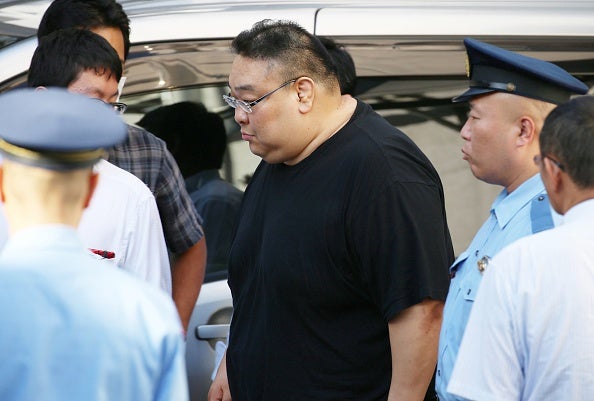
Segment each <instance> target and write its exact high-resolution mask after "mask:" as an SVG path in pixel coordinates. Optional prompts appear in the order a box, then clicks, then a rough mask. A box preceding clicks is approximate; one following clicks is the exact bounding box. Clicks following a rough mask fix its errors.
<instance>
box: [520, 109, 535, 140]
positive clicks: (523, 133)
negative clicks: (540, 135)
mask: <svg viewBox="0 0 594 401" xmlns="http://www.w3.org/2000/svg"><path fill="white" fill-rule="evenodd" d="M535 140H537V136H536V124H535V123H534V120H533V119H532V117H528V116H523V117H522V118H521V119H520V134H519V135H518V145H520V146H525V145H528V144H530V143H532V142H534V141H535Z"/></svg>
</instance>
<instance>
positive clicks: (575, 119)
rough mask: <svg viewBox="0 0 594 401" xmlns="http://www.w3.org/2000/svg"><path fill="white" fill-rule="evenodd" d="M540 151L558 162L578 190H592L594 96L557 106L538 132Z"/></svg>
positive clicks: (582, 97) (577, 98)
mask: <svg viewBox="0 0 594 401" xmlns="http://www.w3.org/2000/svg"><path fill="white" fill-rule="evenodd" d="M539 141H540V152H541V155H542V156H548V157H551V158H553V160H556V161H557V162H559V163H561V165H562V166H563V169H564V170H565V172H566V173H567V174H568V175H569V177H570V178H571V180H572V181H573V182H574V183H575V184H576V185H577V186H579V187H580V188H583V189H586V188H594V96H578V97H576V98H574V99H572V100H570V101H569V102H566V103H563V104H561V105H559V106H557V107H556V108H555V109H553V111H551V113H550V114H549V115H548V116H547V118H546V119H545V122H544V126H543V128H542V131H541V133H540V138H539Z"/></svg>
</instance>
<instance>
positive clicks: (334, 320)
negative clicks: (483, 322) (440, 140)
mask: <svg viewBox="0 0 594 401" xmlns="http://www.w3.org/2000/svg"><path fill="white" fill-rule="evenodd" d="M452 261H453V251H452V245H451V240H450V236H449V231H448V228H447V223H446V218H445V208H444V199H443V189H442V186H441V182H440V180H439V177H438V175H437V172H436V171H435V169H434V168H433V166H432V165H431V163H430V162H429V160H428V159H427V158H426V157H425V156H424V155H423V154H422V152H421V151H420V150H419V149H418V148H417V146H416V145H415V144H414V143H413V142H412V141H411V140H410V139H409V138H408V137H407V136H405V135H404V134H403V133H402V132H400V131H398V130H396V129H395V128H394V127H392V126H391V125H390V124H389V123H388V122H387V121H385V120H384V119H383V118H382V117H380V116H379V115H378V114H376V113H375V112H374V111H373V110H372V109H371V108H370V107H369V106H368V105H365V104H364V103H361V102H359V104H358V105H357V109H356V111H355V113H354V115H353V117H352V118H351V120H350V121H349V123H348V124H347V125H346V126H345V127H343V128H342V129H341V130H340V131H339V132H337V133H336V134H335V135H334V136H332V137H331V138H330V139H328V140H327V141H326V142H325V143H323V144H322V145H321V146H320V147H319V148H318V149H316V150H315V151H314V152H313V153H312V154H311V155H310V156H309V157H307V158H306V159H304V160H303V161H301V162H300V163H298V164H297V165H294V166H288V165H285V164H268V163H266V162H262V163H261V164H260V165H259V166H258V169H257V170H256V172H255V174H254V176H253V178H252V180H251V182H250V185H249V186H248V188H247V190H246V192H245V195H244V201H243V204H242V210H241V212H240V220H239V224H238V229H237V233H236V237H235V240H234V244H233V246H232V250H231V257H230V267H229V285H230V287H231V291H232V294H233V302H234V315H233V322H232V327H231V337H230V341H229V349H228V351H227V369H228V377H229V384H230V390H231V395H232V397H233V400H234V401H244V400H250V401H293V400H299V401H301V400H303V401H315V400H324V401H331V400H332V401H334V400H341V401H346V400H357V401H367V400H369V401H372V400H373V401H375V400H385V399H386V398H387V393H388V390H389V386H390V379H391V353H390V342H389V337H388V326H387V322H388V320H390V319H391V318H392V317H394V316H395V315H396V314H397V313H398V312H400V311H402V310H403V309H406V308H408V307H410V306H412V305H414V304H416V303H419V302H420V301H421V300H423V298H426V297H431V298H434V299H445V296H446V294H447V290H448V280H449V279H448V273H447V271H448V266H449V265H450V264H451V263H452ZM411 369H414V366H411Z"/></svg>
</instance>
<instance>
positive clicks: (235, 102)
mask: <svg viewBox="0 0 594 401" xmlns="http://www.w3.org/2000/svg"><path fill="white" fill-rule="evenodd" d="M295 81H297V78H295V79H290V80H288V81H287V82H285V83H284V84H282V85H281V86H279V87H278V88H276V89H274V90H271V91H270V92H268V93H266V94H265V95H263V96H260V97H259V98H258V99H256V100H254V101H251V102H246V101H244V100H239V99H236V98H234V97H233V96H231V93H229V94H228V95H223V99H224V100H225V102H227V104H228V105H229V106H231V107H233V108H234V109H236V108H237V106H239V108H240V109H241V110H243V111H245V112H246V113H251V112H252V107H254V106H255V105H257V104H258V103H260V102H261V101H262V100H264V99H266V98H267V97H268V96H270V95H272V94H273V93H274V92H276V91H277V90H279V89H282V88H284V87H285V86H287V85H289V84H290V83H293V82H295Z"/></svg>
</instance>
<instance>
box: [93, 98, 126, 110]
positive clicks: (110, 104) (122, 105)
mask: <svg viewBox="0 0 594 401" xmlns="http://www.w3.org/2000/svg"><path fill="white" fill-rule="evenodd" d="M94 99H95V100H97V101H99V102H101V103H103V104H104V105H106V106H108V107H111V108H112V109H113V111H115V112H116V113H118V114H124V112H125V111H126V110H127V109H128V105H127V104H126V103H122V102H106V101H103V100H102V99H99V98H94Z"/></svg>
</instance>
